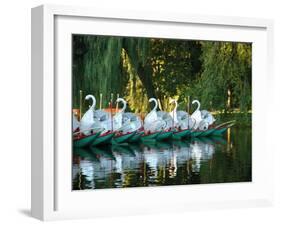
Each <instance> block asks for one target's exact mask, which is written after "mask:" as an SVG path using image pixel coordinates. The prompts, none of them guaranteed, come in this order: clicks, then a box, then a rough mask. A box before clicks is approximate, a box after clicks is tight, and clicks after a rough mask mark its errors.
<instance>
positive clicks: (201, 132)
mask: <svg viewBox="0 0 281 226" xmlns="http://www.w3.org/2000/svg"><path fill="white" fill-rule="evenodd" d="M203 133H204V131H192V132H191V134H190V136H191V137H199V136H200V135H202V134H203Z"/></svg>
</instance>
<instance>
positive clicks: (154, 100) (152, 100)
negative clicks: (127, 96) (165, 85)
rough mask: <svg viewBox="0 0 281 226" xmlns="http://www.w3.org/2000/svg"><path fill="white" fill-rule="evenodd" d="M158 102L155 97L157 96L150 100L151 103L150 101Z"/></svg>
mask: <svg viewBox="0 0 281 226" xmlns="http://www.w3.org/2000/svg"><path fill="white" fill-rule="evenodd" d="M153 101H154V102H157V100H156V99H155V98H150V99H149V100H148V102H149V103H150V102H153Z"/></svg>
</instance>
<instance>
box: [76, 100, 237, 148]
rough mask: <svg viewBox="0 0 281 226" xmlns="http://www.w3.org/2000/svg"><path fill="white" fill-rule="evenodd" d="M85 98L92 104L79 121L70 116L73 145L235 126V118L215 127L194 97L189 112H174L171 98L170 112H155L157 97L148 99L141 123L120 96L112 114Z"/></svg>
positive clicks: (217, 132)
mask: <svg viewBox="0 0 281 226" xmlns="http://www.w3.org/2000/svg"><path fill="white" fill-rule="evenodd" d="M85 99H86V100H90V99H91V100H92V105H91V106H90V107H89V109H88V111H87V112H86V113H85V114H84V115H83V117H82V118H81V120H80V122H79V121H78V120H77V118H76V117H75V116H74V115H73V119H72V121H73V125H72V128H73V145H74V147H76V148H84V147H87V146H99V145H107V144H113V145H118V144H123V143H136V142H144V143H147V142H151V141H165V140H181V139H186V138H188V137H191V138H192V137H193V138H194V137H209V136H222V135H223V134H224V133H225V132H226V131H227V129H228V128H230V127H232V126H233V125H235V121H229V122H225V123H222V124H219V125H216V126H215V125H214V122H215V119H214V117H213V116H212V115H211V113H209V112H208V111H206V110H202V111H200V102H199V101H198V100H194V101H193V102H192V104H197V109H196V110H195V111H194V112H193V113H192V114H191V115H189V114H188V113H187V112H185V111H177V107H178V104H177V101H176V100H174V99H172V100H171V101H170V104H171V103H174V104H175V107H174V109H173V110H172V111H171V112H164V111H157V107H158V102H157V100H156V99H155V98H150V99H149V102H154V107H153V109H152V110H151V111H150V112H149V113H148V114H147V115H146V117H145V118H144V122H143V123H142V121H141V119H140V118H139V117H138V116H137V115H136V114H133V113H131V112H125V109H126V106H127V103H126V101H125V100H124V99H123V98H118V99H117V100H116V102H117V103H118V102H122V103H123V107H122V109H121V110H120V111H118V112H117V113H116V114H115V115H114V116H112V115H109V113H107V112H105V111H103V110H95V105H96V99H95V97H94V96H93V95H87V96H86V97H85Z"/></svg>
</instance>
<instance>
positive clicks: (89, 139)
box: [73, 133, 100, 148]
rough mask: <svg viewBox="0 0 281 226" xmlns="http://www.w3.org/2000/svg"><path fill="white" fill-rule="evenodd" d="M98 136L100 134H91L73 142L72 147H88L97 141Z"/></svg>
mask: <svg viewBox="0 0 281 226" xmlns="http://www.w3.org/2000/svg"><path fill="white" fill-rule="evenodd" d="M99 135H100V133H96V134H92V135H89V136H86V137H82V138H80V139H78V140H74V141H73V146H74V147H75V148H83V147H87V146H90V145H91V144H92V143H93V142H94V141H95V140H96V139H97V137H98V136H99Z"/></svg>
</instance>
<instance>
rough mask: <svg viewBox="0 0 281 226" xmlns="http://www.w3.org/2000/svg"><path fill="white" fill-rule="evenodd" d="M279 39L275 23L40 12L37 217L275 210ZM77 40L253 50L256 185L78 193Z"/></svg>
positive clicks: (52, 8) (55, 9) (35, 14)
mask: <svg viewBox="0 0 281 226" xmlns="http://www.w3.org/2000/svg"><path fill="white" fill-rule="evenodd" d="M272 32H273V22H272V21H271V20H265V19H253V18H238V17H221V16H220V17H219V16H199V15H183V14H177V13H164V12H163V13H161V14H160V13H157V14H155V13H153V12H132V11H115V10H114V9H111V10H110V9H108V10H101V9H90V8H80V7H71V6H56V5H43V6H39V7H36V8H33V9H32V186H31V187H32V191H31V192H32V201H31V204H32V205H31V210H32V211H31V212H32V216H33V217H36V218H38V219H41V220H56V219H69V218H89V217H98V216H116V215H130V214H143V213H157V212H165V211H169V212H174V211H186V210H196V209H205V208H207V209H208V208H228V207H246V206H247V207H248V206H260V205H270V204H272V201H273V194H272V190H273V182H272V178H270V177H268V176H267V174H266V171H270V170H271V169H272V167H273V166H272V162H273V161H271V160H272V154H273V153H272V150H271V149H270V148H269V142H268V139H267V138H266V136H267V134H268V133H267V131H269V126H268V125H267V124H266V123H262V124H261V123H260V121H261V120H262V121H263V122H266V120H267V119H268V115H267V112H266V110H264V109H267V108H266V107H265V104H264V103H265V102H266V101H265V100H266V98H267V96H269V95H270V93H271V92H272V89H271V87H272V82H273V79H272V78H273V74H272V68H273V66H272V61H273V46H272V44H273V40H272V39H273V35H272ZM72 33H85V34H97V33H98V34H107V35H110V34H111V35H122V36H130V35H131V36H141V37H149V36H151V35H152V36H157V37H172V38H185V39H201V40H204V39H206V40H227V41H248V42H253V94H252V95H253V112H254V114H253V145H252V147H253V149H252V150H253V151H252V155H253V157H252V159H253V160H252V161H253V168H252V171H253V181H252V182H249V183H231V184H209V185H185V186H169V187H165V186H164V187H157V188H156V187H153V188H128V189H105V190H95V191H82V192H72V191H71V189H70V184H71V179H70V177H69V175H71V168H70V167H71V158H69V156H70V155H71V143H70V142H69V139H70V137H71V136H70V133H69V132H67V131H71V123H70V122H71V115H70V114H68V112H69V106H70V103H71V95H70V93H71V92H70V89H71V83H70V82H71V78H70V77H69V73H70V74H71V67H69V66H70V65H69V63H70V62H71V60H70V59H71V57H70V55H71V48H69V35H70V34H72ZM69 60H70V61H69ZM62 81H64V85H63V86H62ZM267 104H268V105H269V104H270V102H268V103H267ZM67 115H68V116H67ZM62 119H63V120H62ZM58 137H59V139H58ZM261 138H262V139H261ZM62 147H63V148H62ZM210 194H211V195H210ZM164 196H165V199H163V197H164ZM109 203H111V205H109Z"/></svg>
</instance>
